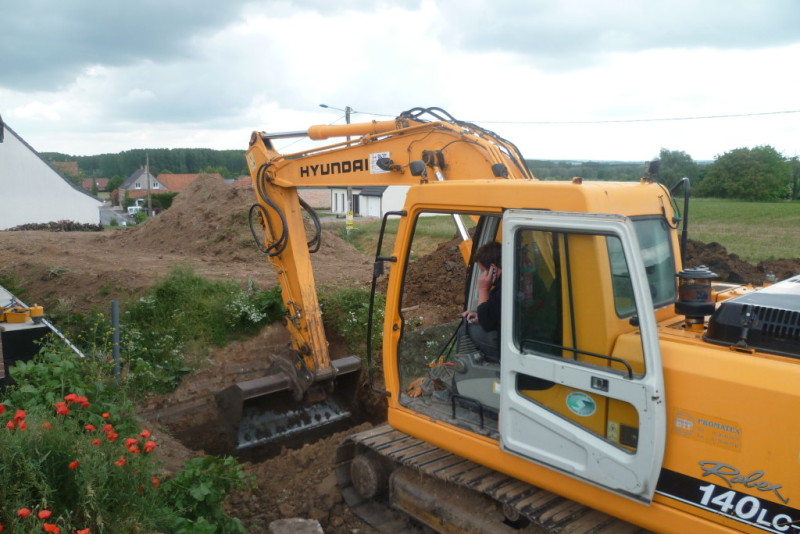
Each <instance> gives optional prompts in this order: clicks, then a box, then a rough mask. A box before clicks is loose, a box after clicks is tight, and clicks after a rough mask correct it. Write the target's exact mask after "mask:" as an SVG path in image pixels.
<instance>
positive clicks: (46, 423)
mask: <svg viewBox="0 0 800 534" xmlns="http://www.w3.org/2000/svg"><path fill="white" fill-rule="evenodd" d="M39 426H41V427H42V428H44V429H45V430H50V429H51V428H53V425H51V424H50V423H48V422H47V421H45V422H44V423H42V424H41V425H39Z"/></svg>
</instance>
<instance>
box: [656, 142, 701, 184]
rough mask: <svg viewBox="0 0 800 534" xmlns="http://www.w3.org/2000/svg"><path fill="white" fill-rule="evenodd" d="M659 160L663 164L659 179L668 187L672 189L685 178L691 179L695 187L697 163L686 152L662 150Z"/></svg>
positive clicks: (660, 168) (660, 166)
mask: <svg viewBox="0 0 800 534" xmlns="http://www.w3.org/2000/svg"><path fill="white" fill-rule="evenodd" d="M658 159H659V160H660V162H661V163H660V165H659V168H658V179H659V181H660V182H661V183H663V184H664V185H666V186H667V187H672V186H673V185H675V184H677V183H678V182H679V181H680V180H681V179H682V178H684V177H686V178H689V181H690V182H691V183H692V184H693V185H694V184H695V183H696V182H697V174H698V173H697V163H695V162H694V160H693V159H692V157H691V156H690V155H689V154H687V153H686V152H683V151H681V150H667V149H666V148H662V149H661V152H659V154H658Z"/></svg>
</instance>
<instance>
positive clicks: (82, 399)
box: [73, 397, 89, 405]
mask: <svg viewBox="0 0 800 534" xmlns="http://www.w3.org/2000/svg"><path fill="white" fill-rule="evenodd" d="M73 402H74V403H75V404H81V405H83V404H86V403H87V402H89V399H87V398H86V397H75V400H74V401H73Z"/></svg>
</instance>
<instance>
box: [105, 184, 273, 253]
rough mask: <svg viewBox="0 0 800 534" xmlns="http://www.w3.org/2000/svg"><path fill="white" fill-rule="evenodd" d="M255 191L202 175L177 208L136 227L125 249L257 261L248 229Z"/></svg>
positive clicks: (179, 199)
mask: <svg viewBox="0 0 800 534" xmlns="http://www.w3.org/2000/svg"><path fill="white" fill-rule="evenodd" d="M253 201H254V196H253V191H252V190H249V189H245V188H242V187H232V186H230V185H228V184H227V183H226V182H224V181H222V180H220V179H218V178H212V177H211V176H208V175H202V174H201V175H200V176H199V177H198V178H197V180H195V181H194V182H192V184H191V185H189V187H187V188H186V190H185V191H183V192H182V193H181V194H179V195H178V196H176V197H175V200H174V202H173V204H172V206H171V207H170V208H169V209H167V210H164V211H163V212H162V213H160V214H158V215H157V216H155V217H151V218H149V219H147V220H146V221H144V222H143V223H141V224H139V225H137V226H134V227H133V228H131V229H130V230H129V231H127V232H124V233H123V234H122V235H121V236H120V237H119V243H120V244H121V245H123V246H126V247H134V248H139V249H147V250H151V251H159V252H162V253H165V252H166V253H171V254H198V255H205V256H212V257H213V256H217V257H227V258H230V259H231V260H234V261H237V260H239V261H241V260H246V259H250V260H255V259H257V258H258V257H259V256H260V254H259V253H258V252H257V250H256V248H255V244H254V243H253V238H252V237H251V235H250V230H249V227H248V225H247V213H248V210H249V209H250V205H251V204H253Z"/></svg>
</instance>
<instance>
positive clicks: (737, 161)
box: [42, 145, 800, 201]
mask: <svg viewBox="0 0 800 534" xmlns="http://www.w3.org/2000/svg"><path fill="white" fill-rule="evenodd" d="M42 155H43V156H44V157H45V158H47V159H48V160H50V161H77V162H78V167H79V169H80V175H79V176H72V177H70V178H72V179H73V180H74V181H75V182H76V183H77V182H78V181H79V180H80V179H81V178H111V181H112V183H111V184H110V185H112V188H113V187H117V186H119V184H121V183H122V182H123V181H124V180H125V179H126V178H127V177H128V176H130V175H131V174H132V173H133V172H134V171H135V170H136V169H139V168H141V167H143V166H144V164H145V161H149V165H150V172H151V173H152V174H153V175H156V176H157V175H158V174H161V173H176V174H188V173H201V172H207V173H219V174H221V175H222V176H223V177H224V178H236V177H238V176H241V175H246V174H248V171H247V167H246V165H245V160H244V151H243V150H213V149H209V148H156V149H133V150H126V151H124V152H119V153H117V154H99V155H95V156H70V155H67V154H61V153H57V152H45V153H43V154H42ZM658 160H659V169H658V172H657V174H655V175H652V176H651V177H653V178H655V179H657V180H658V181H660V182H662V183H664V184H665V185H667V186H668V187H672V186H673V185H674V184H676V183H677V182H678V181H680V180H681V178H683V177H687V178H689V180H690V183H691V186H692V195H693V196H700V197H716V198H732V199H742V200H759V201H765V200H766V201H770V200H798V199H800V161H798V157H797V156H795V157H792V158H786V157H784V156H783V155H782V154H780V153H779V152H778V151H777V150H775V149H774V148H773V147H771V146H768V145H765V146H758V147H755V148H737V149H734V150H731V151H729V152H726V153H725V154H722V155H720V156H717V158H716V159H715V160H714V161H713V162H711V163H706V162H695V161H694V160H692V158H691V156H689V154H687V153H686V152H683V151H680V150H668V149H666V148H662V149H661V151H660V153H659V155H658ZM526 162H527V164H528V167H530V169H531V170H532V171H533V173H534V175H535V176H536V177H537V178H540V179H543V180H569V179H571V178H572V177H574V176H580V177H581V178H584V179H586V180H608V181H631V180H638V179H639V178H641V177H642V176H644V175H645V165H646V162H643V161H642V162H623V161H610V162H609V161H598V162H592V161H588V162H586V161H553V160H526Z"/></svg>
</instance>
